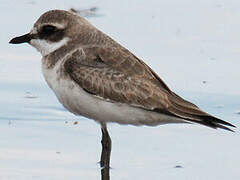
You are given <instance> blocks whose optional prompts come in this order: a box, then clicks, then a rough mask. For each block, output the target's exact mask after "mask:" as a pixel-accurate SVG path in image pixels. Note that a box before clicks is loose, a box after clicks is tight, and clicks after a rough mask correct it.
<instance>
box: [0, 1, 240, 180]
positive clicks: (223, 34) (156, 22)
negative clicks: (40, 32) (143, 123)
mask: <svg viewBox="0 0 240 180" xmlns="http://www.w3.org/2000/svg"><path fill="white" fill-rule="evenodd" d="M0 2H1V3H0V8H1V11H0V17H2V19H1V22H2V24H1V32H2V33H1V34H0V38H1V41H0V49H1V53H0V99H1V100H0V109H1V114H0V131H1V133H0V162H1V163H0V170H1V174H0V179H4V180H5V179H14V180H15V179H17V180H19V179H23V180H27V179H43V180H48V179H50V180H55V179H56V180H59V179H64V180H65V179H89V180H91V179H100V168H99V165H98V164H97V162H98V160H99V158H100V150H101V146H100V135H101V132H100V128H99V125H97V124H96V123H95V122H94V121H92V120H88V119H86V118H83V117H75V116H74V115H72V114H71V113H69V112H67V111H66V110H65V109H64V108H63V107H62V106H61V105H60V104H59V103H58V101H57V100H56V98H55V96H54V94H53V92H52V91H51V90H50V89H49V88H48V87H47V84H46V83H45V81H44V79H43V77H42V74H41V68H40V58H41V57H40V55H39V53H38V52H36V50H34V49H33V48H31V47H30V46H28V45H20V46H13V45H9V44H8V41H9V40H10V39H11V38H12V37H14V36H18V35H21V34H23V33H26V32H28V31H29V30H30V29H31V26H32V25H33V23H34V21H35V20H36V19H37V18H38V17H39V15H40V14H41V13H43V12H45V11H46V10H49V9H55V8H61V9H69V8H71V7H75V8H89V7H93V6H97V7H99V11H97V13H99V14H100V16H97V17H90V18H89V20H90V21H91V22H92V23H93V24H94V25H96V26H97V27H98V28H100V29H101V30H102V31H104V32H106V33H107V34H109V35H110V36H111V37H113V38H114V39H115V40H117V41H119V42H120V43H121V44H123V45H124V46H126V47H127V48H128V49H130V50H131V51H132V52H134V53H135V54H136V55H137V56H138V57H140V58H142V59H144V60H145V62H146V63H147V64H149V65H150V66H151V67H152V68H153V69H154V70H155V71H156V72H157V73H158V74H159V75H160V76H161V77H162V78H163V79H164V81H165V82H166V83H167V84H168V85H169V86H170V87H171V89H172V90H174V91H175V92H177V93H178V94H179V95H181V96H183V97H184V98H186V99H188V100H190V101H192V102H194V103H195V104H197V105H198V106H199V107H201V108H202V109H204V110H205V111H207V112H209V113H211V114H213V115H215V116H218V117H220V118H222V119H225V120H227V121H229V122H231V123H233V124H234V125H236V126H238V127H239V126H240V123H239V119H240V115H239V112H240V101H239V100H240V91H239V89H240V85H239V84H240V83H238V82H239V79H240V72H239V67H240V61H239V56H240V48H239V44H240V43H239V42H240V41H239V40H240V36H239V29H240V25H239V19H240V12H239V8H240V3H239V2H237V1H233V0H230V1H229V0H228V1H227V0H222V1H218V0H213V1H211V2H210V1H207V0H204V1H201V2H192V1H188V0H183V1H181V3H180V1H176V0H175V1H174V0H170V1H167V2H166V1H153V0H151V1H137V0H134V1H130V2H129V1H126V0H125V1H119V2H116V1H114V2H113V1H100V0H99V1H91V2H90V1H87V0H78V1H77V0H76V1H57V0H55V1H45V0H44V1H41V2H39V1H31V0H29V1H28V0H24V1H21V2H19V1H17V0H13V1H6V0H1V1H0ZM75 121H78V124H76V125H74V122H75ZM109 129H110V134H111V137H112V140H113V152H112V158H111V160H112V165H111V166H112V169H111V179H114V180H118V179H119V180H128V179H129V180H130V179H133V178H135V179H139V180H145V179H170V180H171V179H184V180H186V179H204V180H206V179H211V180H214V179H216V180H217V179H221V180H223V179H226V180H229V179H231V180H235V179H236V180H237V179H239V177H240V172H239V166H240V156H239V155H238V153H239V151H240V141H239V138H240V137H239V130H238V129H236V133H230V132H226V131H223V130H218V131H216V130H212V129H209V128H206V127H202V126H198V125H166V126H158V127H154V128H153V127H133V126H120V125H117V124H110V126H109ZM176 166H177V167H178V166H179V167H182V168H175V167H176Z"/></svg>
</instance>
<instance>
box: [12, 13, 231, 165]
mask: <svg viewBox="0 0 240 180" xmlns="http://www.w3.org/2000/svg"><path fill="white" fill-rule="evenodd" d="M10 43H12V44H19V43H29V44H30V45H32V46H33V47H35V48H36V49H37V50H38V51H39V52H40V53H41V54H42V71H43V75H44V78H45V79H46V81H47V83H48V85H49V86H50V88H51V89H52V90H53V91H54V92H55V94H56V96H57V98H58V100H59V101H60V103H62V104H63V106H64V107H65V108H66V109H68V110H69V111H70V112H72V113H74V114H76V115H82V116H85V117H87V118H90V119H93V120H95V121H97V122H98V123H100V125H101V129H102V146H103V149H105V150H107V151H102V155H101V161H100V163H101V166H102V167H105V168H109V161H110V152H111V138H110V136H109V134H108V131H107V126H106V124H107V123H108V122H116V123H120V124H132V125H149V126H156V125H160V124H167V123H198V124H202V125H205V126H208V127H211V128H215V129H216V128H221V129H225V130H230V131H232V130H231V129H230V128H228V127H227V126H230V127H235V126H234V125H232V124H230V123H228V122H226V121H223V120H221V119H219V118H216V117H214V116H212V115H210V114H208V113H206V112H204V111H202V110H200V109H199V108H198V107H197V106H196V105H194V104H192V103H191V102H188V101H186V100H184V99H183V98H181V97H180V96H178V95H177V94H175V93H174V92H173V91H171V90H170V89H169V88H168V86H167V85H166V84H165V83H164V82H163V81H162V79H161V78H160V77H159V76H158V75H157V74H156V73H155V72H154V71H153V70H152V69H151V68H150V67H149V66H148V65H147V64H145V63H144V62H143V61H142V60H141V59H139V58H138V57H136V56H135V55H134V54H132V53H131V52H130V51H129V50H127V49H126V48H124V47H123V46H121V45H120V44H119V43H117V42H116V41H114V40H113V39H112V38H110V37H109V36H107V35H106V34H104V33H103V32H101V31H100V30H98V29H97V28H96V27H94V26H93V25H92V24H90V23H89V22H88V21H87V20H85V19H84V18H82V17H80V16H79V15H78V14H76V13H73V12H69V11H64V10H51V11H48V12H46V13H44V14H43V15H41V16H40V18H39V19H38V20H37V21H36V23H35V24H34V26H33V28H32V29H31V31H30V32H29V33H27V34H25V35H23V36H19V37H15V38H13V39H12V40H11V41H10Z"/></svg>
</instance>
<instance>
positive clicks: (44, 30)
mask: <svg viewBox="0 0 240 180" xmlns="http://www.w3.org/2000/svg"><path fill="white" fill-rule="evenodd" d="M56 30H57V28H56V27H55V26H51V25H46V26H43V27H42V29H41V32H40V33H41V34H42V35H50V34H53V33H54V32H56Z"/></svg>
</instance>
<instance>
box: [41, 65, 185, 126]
mask: <svg viewBox="0 0 240 180" xmlns="http://www.w3.org/2000/svg"><path fill="white" fill-rule="evenodd" d="M60 67H61V61H58V63H57V64H56V65H55V67H54V68H53V69H47V68H46V67H45V65H44V64H43V65H42V71H43V74H44V77H45V79H46V81H47V83H48V85H49V86H50V87H51V89H52V90H53V91H54V92H55V94H56V96H57V98H58V100H59V101H60V102H61V103H62V104H63V106H64V107H65V108H67V109H68V110H69V111H70V112H72V113H74V114H76V115H82V116H85V117H88V118H91V119H94V120H96V121H98V122H117V123H120V124H133V125H158V124H166V123H179V122H183V121H182V120H181V119H178V118H175V117H170V116H167V115H160V114H159V113H156V112H151V111H146V110H143V109H141V108H136V107H132V106H129V105H127V104H121V103H113V102H109V101H107V100H103V99H101V98H98V97H96V96H94V95H91V94H89V93H87V92H85V91H84V90H83V89H82V88H80V87H79V86H78V85H77V84H76V83H75V82H74V81H72V80H71V79H70V78H69V77H66V76H65V77H60V75H61V73H60V71H59V69H60Z"/></svg>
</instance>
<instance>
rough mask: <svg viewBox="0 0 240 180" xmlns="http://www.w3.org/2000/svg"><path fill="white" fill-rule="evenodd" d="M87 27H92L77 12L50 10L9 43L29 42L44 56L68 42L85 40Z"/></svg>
mask: <svg viewBox="0 0 240 180" xmlns="http://www.w3.org/2000/svg"><path fill="white" fill-rule="evenodd" d="M89 28H91V29H92V25H91V24H90V23H88V22H87V21H86V20H85V19H84V18H81V17H80V16H79V15H77V14H74V13H71V12H68V11H64V10H51V11H48V12H46V13H44V14H43V15H41V16H40V18H39V19H38V20H37V21H36V23H35V24H34V26H33V28H32V29H31V31H30V32H29V33H27V34H25V35H22V36H19V37H15V38H13V39H12V40H11V41H10V42H9V43H11V44H20V43H29V44H30V45H32V46H33V47H35V48H36V49H37V50H38V51H39V52H40V53H41V54H42V56H46V55H48V54H50V53H51V52H54V51H55V50H57V49H59V48H60V47H62V46H64V45H66V44H68V43H69V42H72V41H76V40H78V42H79V43H81V41H82V42H84V41H87V40H86V38H87V36H86V34H87V33H88V31H89Z"/></svg>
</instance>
